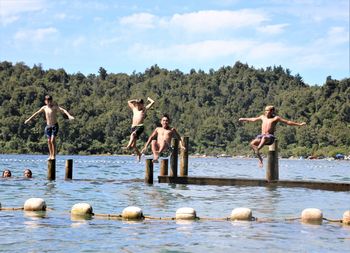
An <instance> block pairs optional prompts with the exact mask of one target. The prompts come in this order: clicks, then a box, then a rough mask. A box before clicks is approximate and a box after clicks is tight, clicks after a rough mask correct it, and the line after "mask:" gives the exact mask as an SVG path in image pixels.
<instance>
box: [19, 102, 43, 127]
mask: <svg viewBox="0 0 350 253" xmlns="http://www.w3.org/2000/svg"><path fill="white" fill-rule="evenodd" d="M44 107H45V106H43V107H41V108H40V109H39V110H38V111H36V112H35V113H34V114H33V115H32V116H30V117H29V118H28V119H27V120H26V121H24V124H27V123H28V122H29V121H31V119H32V118H34V117H35V116H36V115H38V114H39V113H41V112H44V110H45V109H44Z"/></svg>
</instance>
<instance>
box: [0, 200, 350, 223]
mask: <svg viewBox="0 0 350 253" xmlns="http://www.w3.org/2000/svg"><path fill="white" fill-rule="evenodd" d="M51 210H52V209H49V208H47V205H46V202H45V200H43V199H42V198H30V199H28V200H26V201H25V203H24V205H23V207H2V206H1V203H0V211H25V212H27V213H32V214H33V215H34V216H36V213H40V215H37V216H38V217H40V216H44V215H45V213H46V211H51ZM70 214H71V218H72V220H80V219H91V218H93V217H95V218H99V219H116V220H187V221H191V220H192V221H250V222H252V221H256V222H275V221H294V220H300V221H301V222H302V223H305V224H314V225H321V224H322V222H323V221H328V222H334V223H341V224H343V225H350V210H347V211H345V212H344V214H343V217H342V219H339V220H334V219H327V218H325V217H323V213H322V211H321V210H320V209H317V208H306V209H304V210H303V211H302V213H301V216H300V217H294V218H284V219H276V218H257V217H254V216H253V212H252V210H251V209H250V208H246V207H239V208H235V209H233V210H232V212H231V215H230V216H229V217H223V218H211V217H198V216H197V212H196V211H195V210H194V209H193V208H191V207H182V208H179V209H177V211H176V213H175V217H153V216H145V215H144V214H143V211H142V209H141V208H140V207H137V206H129V207H126V208H124V210H123V211H122V213H121V214H98V213H94V212H93V208H92V206H91V205H90V204H88V203H77V204H75V205H73V207H72V208H71V210H70Z"/></svg>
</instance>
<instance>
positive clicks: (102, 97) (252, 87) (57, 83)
mask: <svg viewBox="0 0 350 253" xmlns="http://www.w3.org/2000/svg"><path fill="white" fill-rule="evenodd" d="M0 82H1V91H0V104H1V107H0V117H1V121H0V128H1V130H0V152H1V153H47V145H46V138H45V137H44V134H43V129H44V126H45V120H44V115H41V116H38V117H37V118H35V119H34V120H33V121H31V122H30V123H29V124H28V125H25V124H24V121H25V119H27V118H28V117H29V116H30V115H32V114H33V113H34V112H35V111H37V110H38V109H39V108H40V107H41V106H43V105H44V101H43V100H44V96H45V95H46V94H50V95H52V96H53V98H54V100H55V101H56V102H57V103H58V104H59V105H60V106H61V107H63V108H65V109H67V110H68V111H69V112H70V113H71V114H72V115H73V116H75V120H73V121H68V120H67V119H64V118H63V117H61V116H60V117H59V123H60V134H59V138H58V143H57V144H58V148H59V153H61V154H106V153H112V154H116V153H117V154H121V153H123V152H125V151H123V150H122V149H121V147H122V146H125V145H126V144H127V142H128V139H129V128H130V124H131V116H132V114H131V110H130V109H129V108H128V106H127V100H129V99H132V98H143V99H147V97H148V96H149V97H151V98H153V99H154V100H155V101H156V103H155V105H154V107H153V109H152V110H150V111H149V112H148V116H147V118H146V121H145V125H146V131H145V133H146V134H143V135H142V140H141V141H139V145H140V146H143V144H144V142H145V140H146V139H147V137H148V136H149V134H150V133H151V131H152V130H153V129H154V128H155V126H156V125H157V124H158V122H159V119H160V117H161V115H162V114H163V113H167V114H169V115H170V116H171V118H172V126H174V127H176V128H177V130H178V131H179V133H180V134H181V135H186V136H189V137H190V153H192V154H193V153H201V154H221V153H226V154H229V155H234V154H236V155H244V154H248V152H249V153H250V151H249V147H248V143H249V141H250V140H251V139H252V138H253V137H254V136H255V135H256V134H258V133H259V132H260V122H255V123H248V122H245V123H241V122H238V119H239V118H240V117H255V116H258V115H260V114H261V113H262V112H263V109H264V107H265V106H266V105H275V106H276V108H277V113H278V114H279V115H280V116H282V117H285V118H288V119H291V120H294V121H306V122H307V126H304V127H290V126H284V125H282V124H281V125H279V126H277V132H276V135H277V137H278V139H279V146H280V147H281V151H280V153H281V154H283V155H285V156H290V155H295V156H299V155H311V154H313V155H334V154H335V153H337V152H342V153H346V154H348V153H349V152H350V148H349V147H350V101H349V100H350V78H348V79H344V80H333V79H332V78H331V77H328V78H327V80H325V84H324V85H323V86H320V87H319V86H309V85H307V84H305V83H304V82H303V80H302V77H301V76H300V75H298V74H297V75H295V76H293V75H291V72H290V71H289V70H288V69H283V68H282V67H281V66H278V67H268V68H266V69H255V68H252V67H249V66H248V65H247V64H242V63H240V62H237V63H236V64H235V65H234V66H232V67H231V66H230V67H222V68H220V69H218V70H216V71H215V70H210V71H209V73H205V72H203V71H195V70H191V71H190V73H189V74H184V73H182V72H181V71H179V70H174V71H169V70H166V69H161V68H159V67H158V66H157V65H155V66H152V67H150V68H149V69H146V70H145V72H144V73H133V74H132V75H127V74H123V73H117V74H114V73H108V72H107V71H106V70H105V69H103V68H102V67H101V68H100V69H99V75H93V74H91V75H88V76H84V75H83V74H81V73H76V74H68V73H66V72H65V70H64V69H57V70H55V69H49V70H44V69H43V68H42V67H41V65H34V66H33V67H28V66H26V65H25V64H23V63H17V64H12V63H10V62H6V61H4V62H0Z"/></svg>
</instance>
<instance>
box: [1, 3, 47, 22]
mask: <svg viewBox="0 0 350 253" xmlns="http://www.w3.org/2000/svg"><path fill="white" fill-rule="evenodd" d="M44 8H45V2H44V1H43V0H16V1H13V0H1V1H0V24H3V25H7V24H10V23H13V22H14V21H16V20H18V19H19V17H20V14H22V13H25V12H33V11H39V10H43V9H44Z"/></svg>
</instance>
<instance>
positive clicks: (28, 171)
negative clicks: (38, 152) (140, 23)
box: [23, 169, 33, 178]
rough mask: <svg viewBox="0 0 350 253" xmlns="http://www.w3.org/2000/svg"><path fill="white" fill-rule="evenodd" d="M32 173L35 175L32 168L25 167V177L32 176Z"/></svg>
mask: <svg viewBox="0 0 350 253" xmlns="http://www.w3.org/2000/svg"><path fill="white" fill-rule="evenodd" d="M32 175H33V173H32V171H31V170H30V169H25V170H24V171H23V177H25V178H32Z"/></svg>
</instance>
